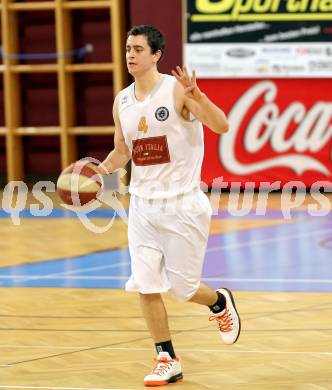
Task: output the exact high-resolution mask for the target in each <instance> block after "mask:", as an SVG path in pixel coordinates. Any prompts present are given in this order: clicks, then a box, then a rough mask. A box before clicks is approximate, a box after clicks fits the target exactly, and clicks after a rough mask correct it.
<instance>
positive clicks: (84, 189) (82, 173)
mask: <svg viewBox="0 0 332 390" xmlns="http://www.w3.org/2000/svg"><path fill="white" fill-rule="evenodd" d="M102 187H103V179H102V176H101V175H100V174H98V173H97V172H96V171H95V170H94V169H93V164H91V163H89V162H88V161H85V160H83V161H76V162H75V163H73V164H71V165H69V167H67V168H65V169H64V170H63V171H62V172H61V174H60V176H59V178H58V181H57V193H58V195H59V197H60V199H61V200H62V201H63V202H64V203H66V204H67V205H70V206H83V205H85V204H87V203H89V202H91V201H93V200H96V199H97V198H98V196H99V195H100V193H101V191H102Z"/></svg>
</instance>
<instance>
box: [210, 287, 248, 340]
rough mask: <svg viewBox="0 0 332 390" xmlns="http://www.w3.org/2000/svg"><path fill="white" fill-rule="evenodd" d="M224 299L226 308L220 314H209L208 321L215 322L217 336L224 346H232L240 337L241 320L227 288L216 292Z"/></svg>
mask: <svg viewBox="0 0 332 390" xmlns="http://www.w3.org/2000/svg"><path fill="white" fill-rule="evenodd" d="M217 291H218V292H219V293H221V294H222V295H223V296H224V297H225V299H226V308H225V309H224V310H223V311H222V312H220V313H213V312H211V314H210V317H209V320H210V321H213V320H216V321H217V324H218V328H219V334H220V337H221V338H222V340H223V342H224V343H225V344H234V343H235V342H236V341H237V339H238V338H239V336H240V332H241V320H240V317H239V314H238V312H237V310H236V307H235V302H234V298H233V295H232V293H231V292H230V291H229V290H227V288H220V289H218V290H217Z"/></svg>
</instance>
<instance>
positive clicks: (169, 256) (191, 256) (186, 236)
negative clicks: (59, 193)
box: [126, 190, 212, 301]
mask: <svg viewBox="0 0 332 390" xmlns="http://www.w3.org/2000/svg"><path fill="white" fill-rule="evenodd" d="M211 215H212V209H211V205H210V202H209V200H208V198H207V196H206V195H205V194H204V193H203V192H202V191H200V190H199V191H197V190H196V191H194V192H191V193H189V194H183V195H180V196H177V197H174V198H171V199H158V200H147V199H144V198H140V197H138V196H134V195H132V196H131V200H130V207H129V222H128V239H129V251H130V256H131V271H132V275H131V277H130V279H129V280H128V281H127V283H126V290H127V291H138V292H140V293H142V294H152V293H162V292H165V291H170V292H171V293H172V294H173V295H174V296H175V297H176V298H177V299H179V300H182V301H186V300H189V299H190V298H191V297H192V296H193V295H194V294H195V292H196V291H197V289H198V288H199V285H200V277H201V273H202V268H203V261H204V255H205V250H206V245H207V240H208V236H209V230H210V222H211Z"/></svg>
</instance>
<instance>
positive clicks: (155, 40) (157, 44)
mask: <svg viewBox="0 0 332 390" xmlns="http://www.w3.org/2000/svg"><path fill="white" fill-rule="evenodd" d="M130 35H134V36H135V35H145V36H146V40H147V42H148V45H149V46H150V48H151V52H152V54H155V53H157V51H158V50H160V51H161V57H162V55H163V54H164V50H165V38H164V35H163V33H162V32H161V31H159V30H158V29H156V28H155V27H152V26H149V25H147V24H142V25H140V26H134V27H133V28H131V29H130V30H129V31H128V34H127V38H128V37H129V36H130ZM161 57H160V58H161Z"/></svg>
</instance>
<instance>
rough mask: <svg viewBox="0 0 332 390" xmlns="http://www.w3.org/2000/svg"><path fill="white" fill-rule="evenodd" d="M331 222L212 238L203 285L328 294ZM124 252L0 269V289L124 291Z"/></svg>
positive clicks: (321, 220)
mask: <svg viewBox="0 0 332 390" xmlns="http://www.w3.org/2000/svg"><path fill="white" fill-rule="evenodd" d="M326 240H332V218H330V217H324V218H321V217H316V218H303V215H302V218H301V219H300V220H299V221H297V223H290V224H281V225H273V226H270V227H264V228H254V229H250V230H243V231H236V232H230V233H224V234H220V235H215V236H211V237H210V238H209V242H208V248H207V253H206V258H205V265H204V269H203V281H205V282H206V283H207V284H208V285H210V286H211V287H220V286H221V285H224V286H226V287H227V286H228V287H230V288H232V289H235V290H249V291H250V290H255V291H332V261H331V258H332V256H331V254H332V253H331V249H329V247H323V246H322V245H321V244H322V242H324V241H326ZM0 262H1V261H0ZM129 275H130V256H129V252H128V249H116V250H110V251H105V252H97V253H91V254H86V255H84V256H77V257H72V258H64V259H57V260H51V261H43V262H39V263H31V264H23V265H19V266H11V267H1V268H0V286H2V287H6V286H27V287H71V288H72V287H79V288H123V287H124V285H125V282H126V280H127V278H128V277H129Z"/></svg>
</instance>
